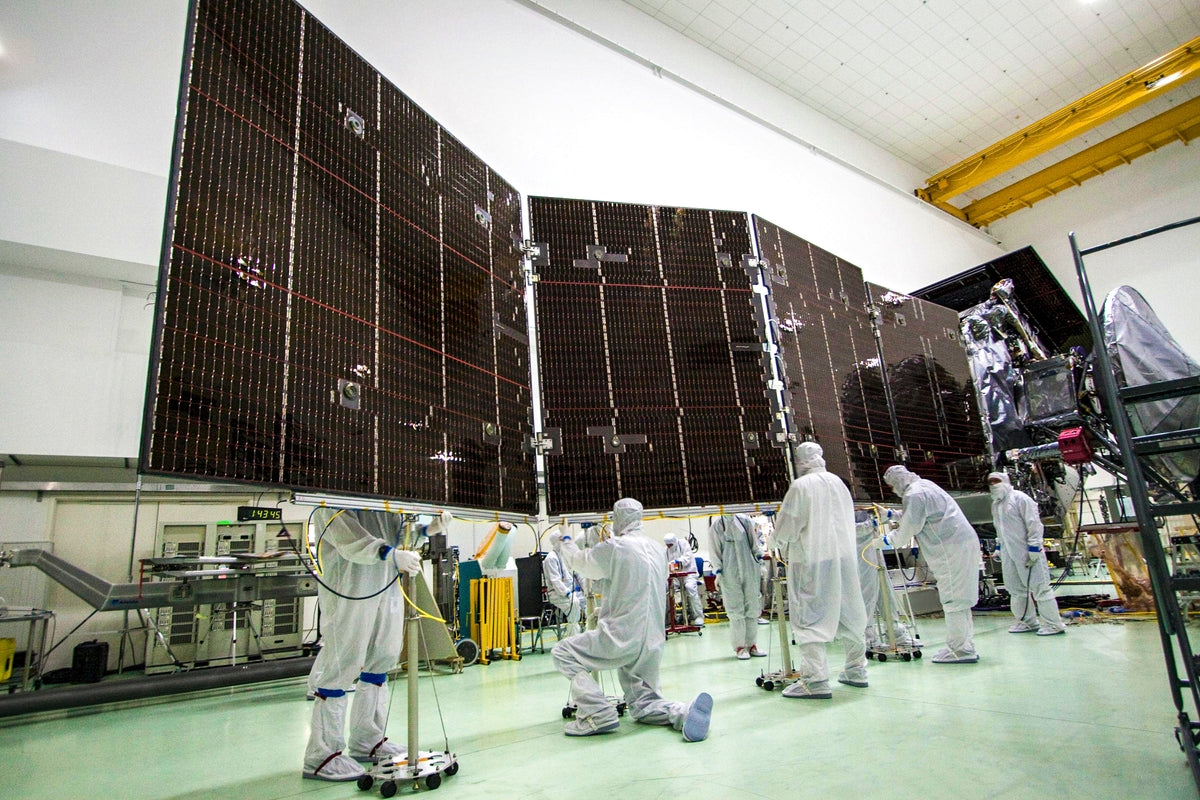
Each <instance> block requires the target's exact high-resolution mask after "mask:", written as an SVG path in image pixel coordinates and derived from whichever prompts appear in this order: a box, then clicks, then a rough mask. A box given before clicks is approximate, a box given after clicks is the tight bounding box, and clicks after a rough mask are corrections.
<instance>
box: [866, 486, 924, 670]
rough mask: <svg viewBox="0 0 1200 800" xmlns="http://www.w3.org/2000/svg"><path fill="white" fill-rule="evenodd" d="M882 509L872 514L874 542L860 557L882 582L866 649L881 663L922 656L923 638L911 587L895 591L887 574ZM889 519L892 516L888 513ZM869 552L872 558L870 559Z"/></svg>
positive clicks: (870, 657) (868, 655)
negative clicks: (880, 517)
mask: <svg viewBox="0 0 1200 800" xmlns="http://www.w3.org/2000/svg"><path fill="white" fill-rule="evenodd" d="M879 516H880V509H879V508H878V507H876V508H875V509H873V511H872V514H871V522H872V526H873V528H874V531H875V534H874V535H873V536H872V537H871V541H870V542H868V543H867V546H866V547H864V548H863V550H862V552H861V553H859V558H862V559H863V560H864V561H867V562H868V563H869V564H872V565H874V567H875V575H876V578H877V580H878V582H879V602H877V603H876V604H875V618H874V620H870V621H869V624H872V625H874V628H875V635H874V636H872V637H871V643H870V645H869V646H868V647H867V658H869V659H876V660H878V661H880V662H883V661H887V660H888V659H889V658H898V659H900V660H901V661H912V660H914V659H918V658H920V657H921V637H920V635H919V633H918V631H917V621H916V617H915V616H914V615H913V613H912V604H911V603H910V602H909V599H908V584H907V583H905V584H904V586H903V587H902V588H901V590H900V592H899V593H896V592H893V590H892V579H891V576H890V575H888V569H887V560H886V559H885V558H884V554H883V545H884V541H883V537H881V536H880V535H879ZM888 516H889V517H890V516H891V513H890V512H888ZM868 552H870V553H871V555H872V557H871V558H868V557H867V553H868Z"/></svg>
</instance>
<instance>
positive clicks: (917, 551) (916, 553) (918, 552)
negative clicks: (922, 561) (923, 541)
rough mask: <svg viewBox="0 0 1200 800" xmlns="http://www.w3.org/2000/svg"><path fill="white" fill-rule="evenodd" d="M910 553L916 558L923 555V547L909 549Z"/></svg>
mask: <svg viewBox="0 0 1200 800" xmlns="http://www.w3.org/2000/svg"><path fill="white" fill-rule="evenodd" d="M908 554H909V555H910V556H912V557H913V558H916V557H917V556H919V555H921V548H919V547H913V548H911V549H910V550H909V551H908Z"/></svg>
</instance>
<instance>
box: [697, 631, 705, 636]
mask: <svg viewBox="0 0 1200 800" xmlns="http://www.w3.org/2000/svg"><path fill="white" fill-rule="evenodd" d="M696 633H698V634H699V635H701V636H703V635H704V631H696Z"/></svg>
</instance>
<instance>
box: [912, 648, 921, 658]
mask: <svg viewBox="0 0 1200 800" xmlns="http://www.w3.org/2000/svg"><path fill="white" fill-rule="evenodd" d="M920 657H921V651H920V650H913V658H920Z"/></svg>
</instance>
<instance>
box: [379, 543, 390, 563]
mask: <svg viewBox="0 0 1200 800" xmlns="http://www.w3.org/2000/svg"><path fill="white" fill-rule="evenodd" d="M390 552H392V547H391V545H387V544H381V545H379V560H380V561H387V557H388V553H390Z"/></svg>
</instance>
